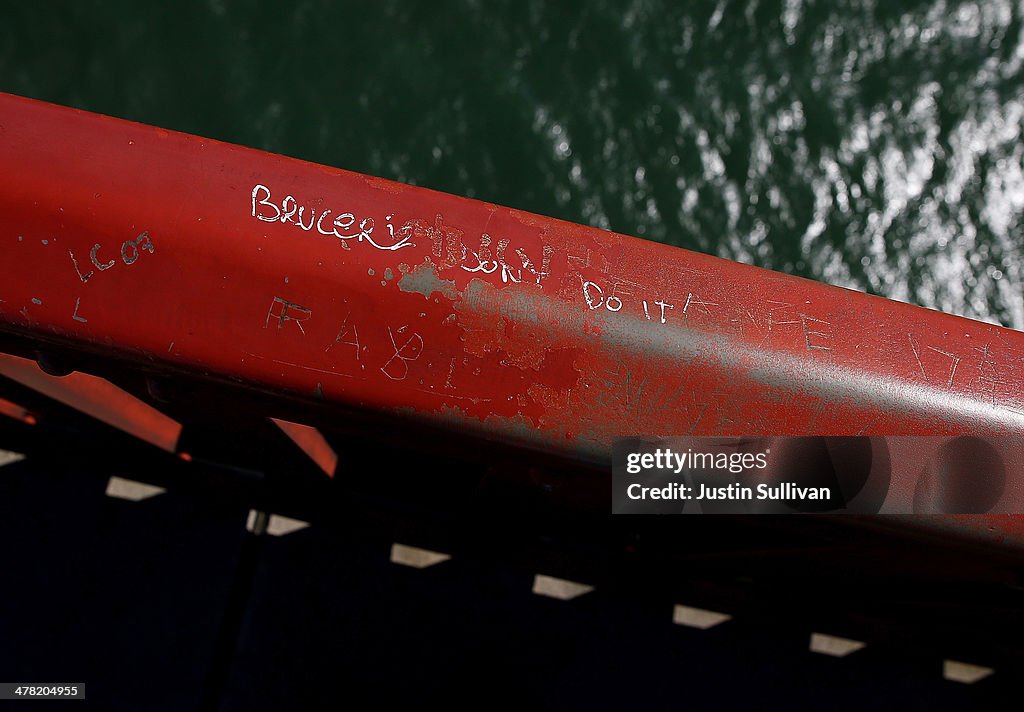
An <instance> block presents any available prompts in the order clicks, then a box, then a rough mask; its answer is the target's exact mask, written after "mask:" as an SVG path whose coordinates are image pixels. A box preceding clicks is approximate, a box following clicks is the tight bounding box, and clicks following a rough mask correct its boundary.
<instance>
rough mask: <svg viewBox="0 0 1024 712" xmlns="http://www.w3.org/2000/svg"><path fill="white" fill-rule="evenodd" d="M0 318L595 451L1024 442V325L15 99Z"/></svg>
mask: <svg viewBox="0 0 1024 712" xmlns="http://www.w3.org/2000/svg"><path fill="white" fill-rule="evenodd" d="M0 164H2V165H3V166H4V170H3V171H2V172H0V264H2V265H3V266H4V268H3V272H4V279H3V281H2V282H0V330H3V331H8V332H10V333H12V334H16V335H19V336H21V337H25V338H29V339H32V340H33V341H36V342H43V343H45V342H54V343H59V344H62V345H64V346H71V347H74V348H81V349H86V350H90V351H93V352H98V353H106V354H111V355H118V356H119V357H122V358H128V359H131V360H134V361H136V362H139V363H141V364H144V365H145V366H146V367H147V368H150V369H159V368H162V367H169V368H174V369H179V370H180V369H186V370H188V371H190V372H192V373H194V374H199V375H209V376H214V377H220V378H230V379H234V380H238V381H241V382H243V383H248V384H251V385H254V386H257V387H260V388H263V389H267V390H274V391H279V392H282V393H288V394H292V395H295V394H298V395H300V396H302V397H305V398H309V399H310V400H313V399H323V400H326V401H329V402H336V403H340V404H344V405H347V406H360V407H365V408H371V409H375V410H378V411H387V412H392V413H394V414H396V415H400V416H403V417H408V418H413V419H418V420H422V421H425V422H428V423H432V424H438V425H442V426H445V427H451V428H458V429H460V430H462V431H465V432H469V433H473V434H478V435H481V436H486V437H489V438H495V439H499V440H502V441H507V442H512V443H515V444H521V445H526V446H530V447H534V448H540V449H544V450H547V451H549V452H555V453H559V454H563V455H566V456H569V457H575V458H584V459H588V460H593V461H597V462H600V461H605V460H606V458H607V456H608V453H609V445H610V442H611V440H612V438H613V437H615V436H618V435H625V434H664V435H672V434H734V435H739V434H746V435H755V434H764V435H768V434H771V435H780V434H803V433H815V434H832V435H841V434H845V435H850V434H869V435H870V434H933V435H957V434H968V433H970V434H982V435H984V434H1005V433H1021V432H1024V393H1022V389H1021V387H1020V384H1021V383H1022V382H1024V334H1022V333H1020V332H1017V331H1012V330H1009V329H1005V328H1001V327H998V326H993V325H990V324H984V323H980V322H976V321H970V320H967V319H963V318H959V317H955V316H950V315H947V314H942V313H939V312H934V311H929V310H926V309H921V308H919V307H915V306H911V305H907V304H901V303H896V302H892V301H889V300H885V299H880V298H876V297H872V296H868V295H865V294H862V293H858V292H853V291H849V290H845V289H839V288H836V287H831V286H828V285H824V284H819V283H816V282H811V281H808V280H804V279H798V278H795V277H791V276H787V275H783V274H778V273H774V272H768V271H765V270H762V269H758V268H756V267H751V266H748V265H742V264H737V263H732V262H727V261H724V260H720V259H717V258H715V257H710V256H707V255H702V254H696V253H692V252H688V251H685V250H681V249H677V248H672V247H668V246H665V245H660V244H655V243H651V242H645V241H642V240H637V239H634V238H630V237H626V236H623V235H618V234H615V233H611V232H606V231H603V230H598V229H594V228H588V227H582V226H579V225H573V224H569V223H564V222H560V221H557V220H552V219H549V218H545V217H540V216H537V215H531V214H528V213H524V212H521V211H517V210H512V209H509V208H503V207H499V206H497V205H492V204H488V203H482V202H478V201H474V200H468V199H465V198H459V197H455V196H451V195H445V194H441V193H436V192H433V191H429V190H424V189H421V188H415V187H410V186H407V185H401V184H397V183H392V182H390V181H386V180H382V179H379V178H372V177H369V176H364V175H357V174H353V173H349V172H346V171H342V170H339V169H335V168H328V167H324V166H319V165H314V164H310V163H305V162H302V161H298V160H294V159H290V158H285V157H282V156H276V155H270V154H267V153H263V152H259V151H255V150H251V149H247V148H241V147H238V146H232V145H227V144H223V143H218V142H215V141H210V140H207V139H202V138H197V137H194V136H187V135H183V134H179V133H174V132H171V131H166V130H163V129H159V128H154V127H150V126H142V125H138V124H133V123H129V122H125V121H121V120H117V119H112V118H108V117H104V116H98V115H95V114H89V113H85V112H80V111H75V110H72V109H67V108H62V107H57V106H52V105H48V104H43V103H40V102H36V101H31V100H28V99H22V98H18V97H13V96H9V95H0Z"/></svg>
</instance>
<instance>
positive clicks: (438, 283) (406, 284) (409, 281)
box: [398, 262, 459, 299]
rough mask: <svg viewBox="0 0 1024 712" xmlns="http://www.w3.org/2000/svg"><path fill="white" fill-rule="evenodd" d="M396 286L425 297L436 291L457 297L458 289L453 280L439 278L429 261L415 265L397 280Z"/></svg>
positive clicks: (427, 297) (451, 297)
mask: <svg viewBox="0 0 1024 712" xmlns="http://www.w3.org/2000/svg"><path fill="white" fill-rule="evenodd" d="M398 288H399V289H401V290H402V291H403V292H411V293H416V294H422V295H423V297H424V298H425V299H430V297H431V296H432V295H433V294H434V293H435V292H438V293H440V294H442V295H443V296H445V297H447V298H448V299H458V298H459V290H458V289H456V287H455V281H454V280H451V279H441V278H440V276H438V274H437V268H436V267H435V266H434V265H432V264H430V263H427V262H425V263H423V264H421V265H417V266H416V267H415V268H413V269H412V270H410V271H409V272H407V273H405V274H403V275H402V278H401V279H400V280H398Z"/></svg>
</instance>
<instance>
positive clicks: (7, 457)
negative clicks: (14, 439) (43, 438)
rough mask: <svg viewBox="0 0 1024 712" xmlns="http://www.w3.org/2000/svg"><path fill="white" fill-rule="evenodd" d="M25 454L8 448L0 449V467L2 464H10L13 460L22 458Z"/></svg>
mask: <svg viewBox="0 0 1024 712" xmlns="http://www.w3.org/2000/svg"><path fill="white" fill-rule="evenodd" d="M24 459H25V456H24V455H22V454H21V453H18V452H10V451H9V450H0V467H3V466H4V465H10V464H11V463H13V462H18V461H19V460H24Z"/></svg>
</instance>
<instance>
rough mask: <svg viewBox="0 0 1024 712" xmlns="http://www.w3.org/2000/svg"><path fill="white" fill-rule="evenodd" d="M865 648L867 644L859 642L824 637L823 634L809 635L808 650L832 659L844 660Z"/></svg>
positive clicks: (835, 637) (832, 636) (831, 636)
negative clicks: (829, 656)
mask: <svg viewBox="0 0 1024 712" xmlns="http://www.w3.org/2000/svg"><path fill="white" fill-rule="evenodd" d="M866 646H867V643H865V642H864V641H861V640H853V639H851V638H840V637H838V636H835V635H825V634H824V633H811V644H810V650H811V652H812V653H821V654H822V655H831V656H832V657H834V658H844V657H846V656H847V655H849V654H850V653H855V652H857V651H858V650H860V649H862V648H864V647H866Z"/></svg>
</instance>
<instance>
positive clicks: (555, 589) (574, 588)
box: [533, 574, 594, 601]
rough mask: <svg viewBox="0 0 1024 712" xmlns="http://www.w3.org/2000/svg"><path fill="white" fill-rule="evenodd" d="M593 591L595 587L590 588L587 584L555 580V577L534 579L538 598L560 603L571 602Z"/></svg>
mask: <svg viewBox="0 0 1024 712" xmlns="http://www.w3.org/2000/svg"><path fill="white" fill-rule="evenodd" d="M593 590H594V587H593V586H588V585H587V584H585V583H577V582H576V581H566V580H565V579H560V578H555V577H554V576H545V575H543V574H537V575H536V576H534V577H533V592H534V593H536V594H537V595H538V596H548V597H549V598H557V599H559V600H560V601H569V600H572V599H573V598H577V597H578V596H582V595H583V594H584V593H590V592H591V591H593Z"/></svg>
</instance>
